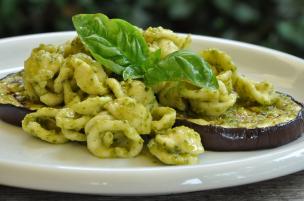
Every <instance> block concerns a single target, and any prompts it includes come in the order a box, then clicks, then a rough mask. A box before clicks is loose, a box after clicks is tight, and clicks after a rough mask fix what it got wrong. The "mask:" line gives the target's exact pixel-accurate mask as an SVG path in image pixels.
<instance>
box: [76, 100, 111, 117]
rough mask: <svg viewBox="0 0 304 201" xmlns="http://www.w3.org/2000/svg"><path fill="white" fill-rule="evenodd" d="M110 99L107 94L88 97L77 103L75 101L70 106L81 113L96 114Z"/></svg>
mask: <svg viewBox="0 0 304 201" xmlns="http://www.w3.org/2000/svg"><path fill="white" fill-rule="evenodd" d="M111 100H112V98H111V97H109V96H102V97H99V96H96V97H89V98H87V99H86V100H84V101H81V102H79V103H75V104H73V105H72V106H71V108H72V109H73V110H74V111H75V112H77V113H78V114H82V115H96V114H98V113H99V112H101V111H102V109H103V106H104V105H105V104H106V103H108V102H110V101H111Z"/></svg>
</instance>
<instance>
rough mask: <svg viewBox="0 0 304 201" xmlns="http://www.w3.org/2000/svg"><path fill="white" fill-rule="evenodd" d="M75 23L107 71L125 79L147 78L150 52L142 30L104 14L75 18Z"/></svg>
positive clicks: (81, 37) (81, 35)
mask: <svg viewBox="0 0 304 201" xmlns="http://www.w3.org/2000/svg"><path fill="white" fill-rule="evenodd" d="M73 24H74V27H75V29H76V31H77V33H78V36H79V37H80V39H81V41H82V42H83V44H84V45H85V46H86V47H87V49H88V50H89V51H90V52H91V54H92V56H93V57H94V58H95V59H96V60H97V61H98V62H100V63H101V64H102V65H104V66H105V67H106V68H107V69H109V70H110V71H112V72H114V73H116V74H119V75H122V76H123V78H124V79H135V78H141V77H143V75H144V70H145V69H144V67H145V63H146V60H147V58H148V56H149V50H148V46H147V44H146V42H145V39H144V37H143V36H142V34H141V32H140V31H139V29H138V28H136V27H135V26H133V25H131V24H129V23H128V22H126V21H124V20H121V19H109V18H108V17H107V16H105V15H103V14H101V13H97V14H79V15H76V16H73Z"/></svg>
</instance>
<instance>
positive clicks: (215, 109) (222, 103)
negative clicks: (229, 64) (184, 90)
mask: <svg viewBox="0 0 304 201" xmlns="http://www.w3.org/2000/svg"><path fill="white" fill-rule="evenodd" d="M218 83H219V93H220V96H219V98H218V99H215V100H211V101H201V100H199V99H193V100H189V102H190V105H191V109H192V110H193V111H194V112H196V113H199V114H202V115H208V116H219V115H221V114H223V113H224V112H225V111H226V110H228V109H229V108H230V107H232V106H233V105H234V104H235V102H236V99H237V94H236V93H235V92H232V93H230V94H229V92H228V90H227V88H226V86H225V84H224V83H223V82H222V81H220V80H218Z"/></svg>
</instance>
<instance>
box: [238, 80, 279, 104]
mask: <svg viewBox="0 0 304 201" xmlns="http://www.w3.org/2000/svg"><path fill="white" fill-rule="evenodd" d="M235 90H236V91H237V93H238V94H239V96H240V97H241V98H242V99H244V100H248V101H252V102H258V103H259V104H261V105H271V104H273V103H274V102H275V101H276V100H277V95H276V93H275V91H274V89H273V86H272V84H271V83H269V82H266V81H264V82H254V81H252V80H250V79H248V78H246V77H244V76H241V75H238V76H237V80H236V83H235Z"/></svg>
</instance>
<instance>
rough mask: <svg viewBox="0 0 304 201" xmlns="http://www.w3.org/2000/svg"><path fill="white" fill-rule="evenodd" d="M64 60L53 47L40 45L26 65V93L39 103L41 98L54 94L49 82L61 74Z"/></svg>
mask: <svg viewBox="0 0 304 201" xmlns="http://www.w3.org/2000/svg"><path fill="white" fill-rule="evenodd" d="M63 60H64V58H63V55H62V54H61V53H58V49H57V47H55V46H52V45H40V46H39V47H38V48H35V49H34V50H33V51H32V54H31V56H30V57H29V58H28V59H27V60H26V61H25V63H24V74H23V80H24V87H25V92H26V93H27V96H28V97H29V98H31V99H32V100H34V101H38V100H39V99H40V96H43V95H45V94H47V93H54V91H53V90H52V88H53V87H52V86H50V82H49V81H51V80H52V79H53V78H54V76H55V75H56V74H57V73H58V72H59V69H60V67H61V65H62V63H63ZM43 100H44V99H43ZM45 104H47V102H46V103H45Z"/></svg>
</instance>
